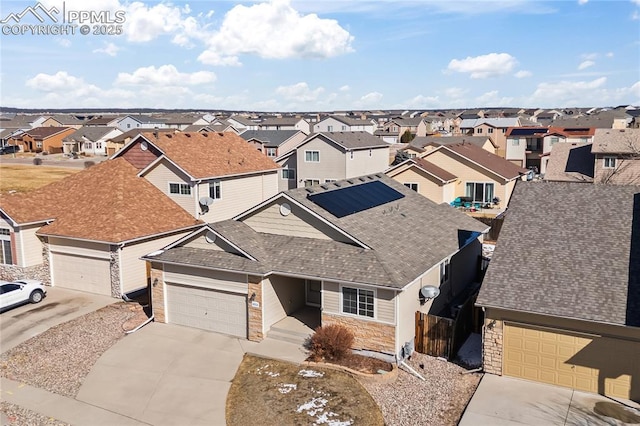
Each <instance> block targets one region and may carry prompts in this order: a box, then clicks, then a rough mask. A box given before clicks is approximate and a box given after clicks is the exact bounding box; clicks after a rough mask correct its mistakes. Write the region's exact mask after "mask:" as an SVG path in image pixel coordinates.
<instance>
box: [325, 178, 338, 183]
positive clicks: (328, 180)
mask: <svg viewBox="0 0 640 426" xmlns="http://www.w3.org/2000/svg"><path fill="white" fill-rule="evenodd" d="M331 182H336V179H325V180H324V183H331Z"/></svg>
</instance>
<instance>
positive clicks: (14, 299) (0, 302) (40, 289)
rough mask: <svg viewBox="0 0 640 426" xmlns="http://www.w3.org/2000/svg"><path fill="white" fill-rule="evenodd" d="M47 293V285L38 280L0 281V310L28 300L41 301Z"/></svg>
mask: <svg viewBox="0 0 640 426" xmlns="http://www.w3.org/2000/svg"><path fill="white" fill-rule="evenodd" d="M46 295H47V289H46V287H45V286H44V285H43V284H42V282H41V281H38V280H28V279H25V280H16V281H11V282H7V281H0V311H4V310H5V309H9V308H12V307H14V306H18V305H22V304H24V303H28V302H31V303H39V302H41V301H42V299H44V297H45V296H46Z"/></svg>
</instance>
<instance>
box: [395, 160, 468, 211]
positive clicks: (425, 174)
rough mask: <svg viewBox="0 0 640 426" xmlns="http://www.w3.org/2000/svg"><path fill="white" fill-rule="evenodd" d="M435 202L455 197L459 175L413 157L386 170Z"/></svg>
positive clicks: (448, 200)
mask: <svg viewBox="0 0 640 426" xmlns="http://www.w3.org/2000/svg"><path fill="white" fill-rule="evenodd" d="M385 174H386V175H387V176H389V177H390V178H393V179H395V180H397V181H398V182H400V183H401V184H403V185H404V186H406V187H407V188H410V189H413V190H414V191H416V192H417V193H418V194H420V195H423V196H425V197H427V198H428V199H430V200H431V201H433V202H435V203H438V204H439V203H450V202H451V201H452V200H453V199H454V198H455V191H456V184H457V182H458V177H457V176H456V175H454V174H452V173H449V172H448V171H446V170H444V169H441V168H440V167H438V166H436V165H435V164H432V163H430V162H428V161H427V160H425V159H423V158H419V157H418V158H411V159H409V160H405V161H403V162H402V163H400V164H398V165H395V166H393V167H391V168H390V169H389V170H387V171H386V172H385Z"/></svg>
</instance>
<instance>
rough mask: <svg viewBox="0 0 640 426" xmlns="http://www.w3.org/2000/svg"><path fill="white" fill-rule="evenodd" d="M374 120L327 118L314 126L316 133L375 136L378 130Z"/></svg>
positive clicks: (334, 116)
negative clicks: (352, 133)
mask: <svg viewBox="0 0 640 426" xmlns="http://www.w3.org/2000/svg"><path fill="white" fill-rule="evenodd" d="M377 127H378V126H377V124H376V122H375V121H374V120H362V119H354V118H350V117H343V116H339V115H332V116H329V117H325V118H323V119H322V120H320V121H319V122H318V123H316V124H314V125H313V131H314V132H315V133H322V132H367V133H370V134H373V132H375V130H376V129H377Z"/></svg>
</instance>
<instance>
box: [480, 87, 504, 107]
mask: <svg viewBox="0 0 640 426" xmlns="http://www.w3.org/2000/svg"><path fill="white" fill-rule="evenodd" d="M475 100H476V102H477V104H478V105H486V106H507V105H511V104H512V103H513V98H509V97H500V96H499V92H498V91H497V90H492V91H490V92H486V93H483V94H482V95H480V96H478V97H477V98H476V99H475Z"/></svg>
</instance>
